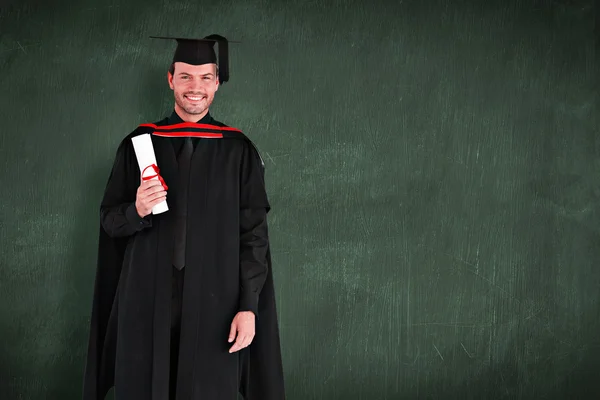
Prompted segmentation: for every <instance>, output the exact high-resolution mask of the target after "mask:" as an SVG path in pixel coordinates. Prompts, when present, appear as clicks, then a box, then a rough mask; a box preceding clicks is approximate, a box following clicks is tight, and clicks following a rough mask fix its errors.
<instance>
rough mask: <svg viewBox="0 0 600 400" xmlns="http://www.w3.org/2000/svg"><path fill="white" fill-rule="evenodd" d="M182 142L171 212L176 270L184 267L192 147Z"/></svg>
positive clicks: (190, 141)
mask: <svg viewBox="0 0 600 400" xmlns="http://www.w3.org/2000/svg"><path fill="white" fill-rule="evenodd" d="M182 140H183V145H182V149H181V151H180V152H179V156H178V157H177V170H178V180H179V188H180V190H178V191H177V192H176V193H177V195H176V196H175V203H176V206H175V208H174V210H173V213H174V214H175V218H176V220H175V249H174V251H173V265H174V266H175V268H177V269H182V268H183V267H184V266H185V247H186V239H187V207H188V187H189V184H190V182H189V177H190V165H191V160H192V154H193V152H194V146H193V145H192V140H191V138H189V137H186V138H184V139H182Z"/></svg>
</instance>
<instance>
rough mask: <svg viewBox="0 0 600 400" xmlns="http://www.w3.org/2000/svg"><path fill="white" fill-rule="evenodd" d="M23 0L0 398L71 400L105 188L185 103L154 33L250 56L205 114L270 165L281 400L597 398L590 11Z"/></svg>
mask: <svg viewBox="0 0 600 400" xmlns="http://www.w3.org/2000/svg"><path fill="white" fill-rule="evenodd" d="M10 3H11V4H10V5H8V6H3V7H2V8H1V11H0V72H1V73H0V87H1V91H0V120H1V121H2V128H1V137H0V145H1V148H0V165H1V166H2V168H1V170H0V176H1V179H2V180H1V189H0V218H1V220H0V223H1V227H0V234H1V238H2V242H1V243H2V248H1V253H0V255H1V257H0V262H1V263H2V264H1V268H0V343H1V344H0V398H2V399H8V400H12V399H36V400H37V399H77V398H79V393H80V387H81V377H82V371H83V363H84V356H85V344H86V340H87V329H88V318H89V313H90V303H91V291H92V285H93V277H94V268H95V256H96V254H95V252H96V239H97V223H98V220H97V215H98V204H99V201H100V197H101V194H102V190H103V186H104V182H105V180H106V177H107V174H108V172H109V168H110V165H111V163H112V159H113V156H114V151H115V149H116V146H117V144H118V142H119V141H120V140H121V138H122V137H123V136H124V135H126V134H127V133H129V132H130V131H131V130H132V129H133V128H134V127H135V126H137V124H138V123H142V122H150V121H155V120H158V119H160V118H162V117H163V116H164V115H166V114H167V113H169V112H170V110H171V108H172V104H173V99H172V94H171V92H170V90H169V88H168V86H167V82H166V69H167V67H168V63H169V59H170V57H171V54H172V50H173V45H172V44H170V43H167V42H163V41H153V40H151V39H149V38H148V36H149V35H169V34H173V35H175V34H177V35H184V36H204V35H206V34H210V33H221V34H223V35H225V36H227V37H229V38H231V39H235V40H241V41H242V42H243V43H242V44H237V45H232V46H231V47H232V55H231V59H232V66H231V70H232V79H231V81H230V82H229V83H227V84H226V85H224V86H223V87H222V88H221V90H220V91H219V92H218V94H217V99H216V103H215V105H214V109H213V114H214V116H215V117H216V118H217V119H220V120H223V121H224V122H226V123H228V124H230V125H233V126H235V127H239V128H241V129H243V130H244V131H245V132H246V133H247V134H248V135H249V136H250V137H251V138H252V139H253V140H254V141H255V142H256V143H257V144H258V145H259V147H260V149H261V151H262V153H263V155H264V157H265V159H266V163H267V168H268V172H267V178H268V189H269V192H270V198H271V201H272V204H273V212H272V214H271V219H270V224H271V235H272V243H273V251H274V268H275V270H274V274H275V279H276V285H277V290H278V302H279V303H278V304H279V312H280V321H281V334H282V342H283V350H284V358H285V359H284V362H285V368H286V379H287V387H288V393H289V400H351V399H357V400H358V399H360V400H378V399H381V400H389V399H567V398H568V399H574V398H578V399H584V398H585V399H591V398H595V397H594V396H593V395H592V393H595V395H598V393H599V392H600V388H599V384H600V383H599V382H600V380H599V379H598V378H599V372H598V371H599V369H600V362H599V361H598V360H599V359H600V268H599V259H600V203H599V201H600V187H599V182H600V159H599V156H600V139H599V129H598V126H599V125H598V118H597V117H598V114H599V113H598V104H597V90H598V85H597V76H598V72H599V71H598V58H597V51H598V47H597V46H598V44H597V41H596V40H597V39H595V36H594V35H597V33H596V32H595V31H594V12H595V11H597V10H594V9H593V7H594V6H593V0H581V1H520V2H516V1H513V0H502V1H500V0H493V1H490V0H486V1H485V2H484V1H475V0H473V1H441V0H437V1H432V0H404V1H389V0H375V1H373V2H372V3H371V4H370V5H368V4H367V2H366V1H360V0H354V1H350V0H348V1H341V0H337V1H324V0H321V1H317V0H313V1H289V2H283V1H276V0H247V1H233V0H229V1H221V2H219V1H217V0H210V1H208V0H207V1H202V2H198V1H192V0H168V1H167V0H163V1H158V0H135V1H133V0H130V1H120V2H119V1H116V0H114V1H110V0H109V1H104V2H100V1H92V0H84V1H81V0H72V1H70V2H66V1H63V2H60V1H58V2H43V1H30V2H26V1H25V2H20V3H18V4H17V2H16V1H11V2H10ZM50 3H52V4H50ZM198 4H202V7H200V6H199V5H198ZM394 4H395V5H394ZM596 37H597V36H596Z"/></svg>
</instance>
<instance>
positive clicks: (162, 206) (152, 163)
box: [131, 133, 169, 214]
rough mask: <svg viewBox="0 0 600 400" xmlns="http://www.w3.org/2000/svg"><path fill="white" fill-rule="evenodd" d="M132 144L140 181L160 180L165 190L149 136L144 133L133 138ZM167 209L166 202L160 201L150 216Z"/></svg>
mask: <svg viewBox="0 0 600 400" xmlns="http://www.w3.org/2000/svg"><path fill="white" fill-rule="evenodd" d="M131 141H132V142H133V148H134V150H135V155H136V157H137V160H138V165H139V166H140V173H141V177H142V180H144V181H147V180H160V181H161V183H162V185H163V187H164V188H165V190H166V189H167V186H166V185H165V182H164V180H163V179H162V177H161V176H160V174H159V173H158V172H159V169H158V166H157V165H156V155H155V154H154V147H153V146H152V138H150V134H148V133H145V134H142V135H138V136H134V137H132V138H131ZM168 210H169V207H168V205H167V201H166V200H165V201H162V202H160V203H158V204H157V205H155V206H154V207H152V214H160V213H164V212H165V211H168Z"/></svg>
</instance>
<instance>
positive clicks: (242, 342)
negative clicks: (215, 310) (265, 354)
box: [229, 311, 255, 353]
mask: <svg viewBox="0 0 600 400" xmlns="http://www.w3.org/2000/svg"><path fill="white" fill-rule="evenodd" d="M254 319H255V318H254V313H253V312H252V311H240V312H239V313H237V314H236V316H235V318H233V322H232V323H231V329H230V331H229V343H231V342H233V340H234V339H235V343H234V344H233V346H231V348H230V349H229V352H230V353H234V352H236V351H239V350H241V349H243V348H245V347H248V346H249V345H250V343H252V340H253V339H254V333H255V327H254V324H255V322H254ZM236 336H237V338H236Z"/></svg>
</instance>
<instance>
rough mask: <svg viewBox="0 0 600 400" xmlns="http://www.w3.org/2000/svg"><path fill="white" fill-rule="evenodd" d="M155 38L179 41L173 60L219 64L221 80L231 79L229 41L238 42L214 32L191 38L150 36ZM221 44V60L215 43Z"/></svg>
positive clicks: (221, 81) (196, 63)
mask: <svg viewBox="0 0 600 400" xmlns="http://www.w3.org/2000/svg"><path fill="white" fill-rule="evenodd" d="M150 37H151V38H153V39H171V40H176V41H177V48H176V49H175V55H174V56H173V62H184V63H186V64H191V65H202V64H217V65H218V66H219V82H220V83H225V82H227V81H228V80H229V43H238V42H234V41H230V40H227V39H226V38H224V37H223V36H221V35H217V34H212V35H208V36H206V37H204V38H202V39H189V38H180V37H170V36H150ZM215 43H218V46H219V62H218V63H217V56H216V54H215V50H214V45H215Z"/></svg>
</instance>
